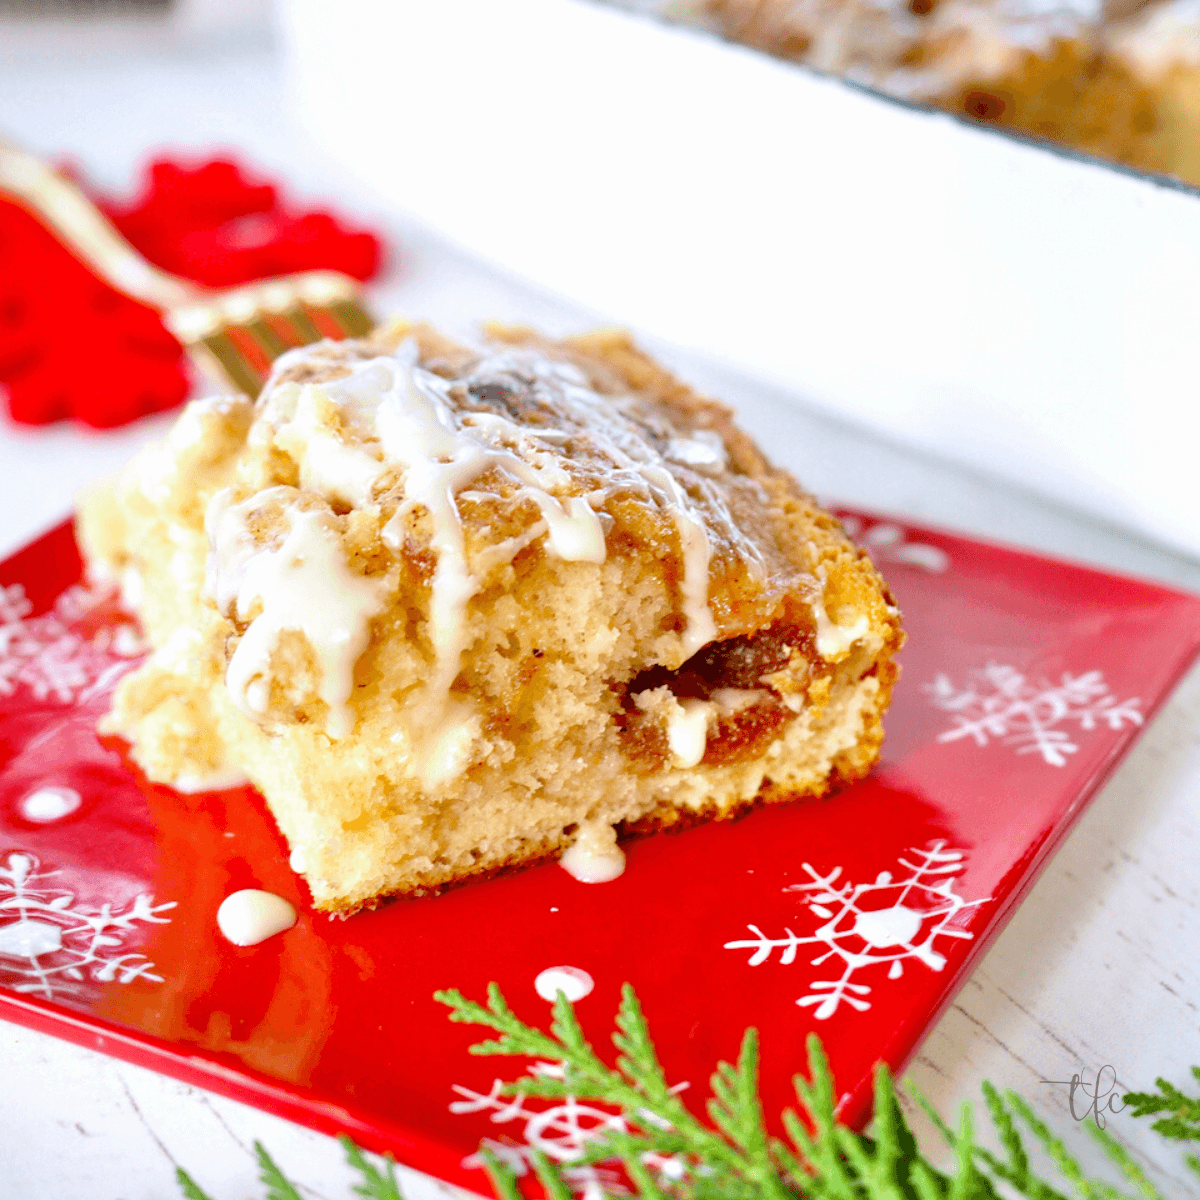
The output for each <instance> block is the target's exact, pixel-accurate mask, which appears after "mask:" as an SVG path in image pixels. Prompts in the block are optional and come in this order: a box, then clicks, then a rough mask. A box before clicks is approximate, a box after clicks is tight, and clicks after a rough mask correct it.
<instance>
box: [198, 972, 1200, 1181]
mask: <svg viewBox="0 0 1200 1200" xmlns="http://www.w3.org/2000/svg"><path fill="white" fill-rule="evenodd" d="M436 998H437V999H438V1000H440V1001H441V1002H442V1003H443V1004H446V1005H448V1006H449V1007H450V1009H451V1012H450V1019H451V1020H454V1021H464V1022H468V1023H471V1024H477V1025H482V1026H484V1027H486V1028H489V1029H491V1030H493V1031H494V1032H495V1033H496V1034H498V1035H499V1036H498V1037H496V1038H494V1039H492V1040H490V1041H486V1042H482V1043H480V1044H478V1045H475V1046H472V1047H471V1051H472V1053H475V1054H499V1055H518V1056H522V1057H530V1058H536V1059H542V1060H549V1061H550V1062H553V1063H555V1064H561V1067H562V1071H561V1077H556V1075H557V1074H558V1073H557V1072H556V1073H555V1074H554V1075H547V1074H537V1075H530V1076H527V1077H524V1078H522V1079H518V1080H515V1081H513V1082H512V1083H509V1084H506V1085H505V1086H504V1089H503V1090H504V1091H505V1092H506V1093H507V1094H509V1095H533V1096H543V1097H547V1098H550V1099H561V1098H564V1097H566V1096H573V1097H575V1098H576V1099H579V1100H590V1101H594V1102H598V1103H601V1104H605V1105H608V1106H610V1107H613V1108H615V1109H616V1110H618V1111H619V1112H620V1114H621V1116H622V1118H623V1126H624V1127H623V1128H621V1129H613V1130H609V1131H607V1132H605V1133H604V1134H602V1135H598V1136H597V1138H596V1139H595V1141H594V1142H593V1143H591V1144H590V1145H589V1147H588V1149H587V1152H586V1153H585V1154H583V1155H582V1156H581V1157H580V1158H579V1159H578V1160H577V1162H575V1163H571V1164H566V1167H567V1168H569V1167H571V1166H578V1165H583V1164H595V1163H601V1162H604V1163H614V1162H617V1163H620V1164H622V1165H623V1166H624V1168H625V1173H626V1175H627V1177H628V1182H629V1183H630V1184H631V1185H632V1187H633V1188H634V1189H635V1190H634V1192H633V1195H634V1196H635V1197H636V1198H637V1200H999V1197H1000V1196H1002V1195H1006V1196H1012V1195H1014V1194H1015V1195H1018V1196H1021V1197H1024V1198H1025V1200H1073V1198H1074V1197H1078V1198H1079V1200H1164V1197H1163V1196H1162V1195H1161V1194H1160V1193H1159V1191H1158V1190H1157V1189H1156V1188H1155V1187H1154V1185H1153V1183H1151V1181H1150V1180H1149V1179H1148V1178H1147V1176H1146V1173H1145V1171H1144V1169H1143V1168H1142V1166H1141V1165H1140V1164H1139V1163H1138V1162H1137V1160H1136V1159H1134V1158H1133V1157H1132V1155H1130V1153H1129V1152H1128V1150H1127V1149H1126V1148H1125V1147H1124V1145H1122V1143H1121V1142H1119V1141H1118V1140H1117V1139H1116V1138H1115V1137H1114V1136H1113V1135H1112V1134H1111V1133H1110V1132H1109V1131H1108V1130H1107V1129H1101V1128H1098V1127H1097V1126H1096V1124H1095V1123H1094V1122H1093V1121H1092V1120H1090V1119H1089V1120H1088V1121H1085V1122H1084V1125H1085V1126H1086V1127H1087V1129H1088V1132H1089V1134H1090V1135H1091V1136H1092V1138H1093V1139H1094V1140H1095V1141H1096V1142H1097V1143H1098V1144H1099V1146H1100V1147H1101V1149H1102V1150H1103V1151H1104V1153H1105V1154H1106V1155H1107V1157H1108V1159H1109V1160H1110V1161H1111V1162H1112V1163H1113V1165H1114V1167H1115V1168H1116V1170H1117V1171H1118V1172H1119V1173H1120V1176H1121V1178H1122V1181H1123V1183H1124V1184H1126V1185H1128V1186H1132V1188H1133V1189H1134V1191H1133V1194H1130V1193H1127V1192H1123V1191H1121V1190H1120V1189H1119V1188H1118V1187H1116V1186H1114V1185H1113V1184H1112V1183H1111V1182H1109V1181H1107V1180H1104V1179H1097V1178H1092V1177H1089V1176H1088V1175H1087V1174H1086V1173H1085V1172H1084V1170H1083V1168H1082V1166H1081V1165H1080V1163H1079V1162H1078V1160H1077V1159H1076V1158H1075V1157H1074V1156H1073V1155H1072V1154H1071V1153H1070V1151H1069V1150H1068V1149H1067V1147H1066V1145H1065V1144H1064V1143H1063V1141H1062V1140H1061V1139H1060V1138H1058V1137H1056V1136H1055V1134H1054V1133H1053V1131H1052V1130H1051V1129H1050V1128H1049V1126H1047V1125H1046V1124H1045V1122H1044V1121H1042V1120H1041V1118H1040V1117H1038V1115H1037V1114H1036V1113H1035V1112H1034V1111H1033V1109H1032V1108H1031V1107H1030V1106H1029V1105H1028V1104H1027V1103H1026V1102H1025V1101H1024V1100H1023V1099H1022V1098H1021V1097H1020V1096H1018V1095H1017V1094H1016V1093H1015V1092H1012V1091H1006V1092H1004V1093H1003V1094H1001V1093H1000V1092H999V1091H997V1089H996V1088H994V1087H993V1086H992V1085H991V1084H990V1083H987V1082H984V1084H983V1085H982V1087H983V1096H984V1101H985V1104H986V1107H987V1112H988V1115H989V1117H990V1119H991V1124H992V1126H993V1129H994V1131H995V1133H996V1137H997V1139H998V1141H999V1143H1000V1146H1001V1147H1002V1152H1001V1153H1000V1154H994V1153H992V1152H991V1151H990V1150H988V1149H987V1148H986V1147H984V1146H981V1145H980V1144H979V1143H978V1141H977V1140H976V1136H975V1129H974V1119H973V1115H972V1110H971V1107H970V1105H964V1106H963V1109H962V1112H961V1114H960V1116H959V1120H958V1126H957V1128H951V1126H950V1125H949V1124H947V1122H946V1121H945V1120H943V1118H942V1117H941V1116H940V1114H938V1113H937V1111H936V1110H935V1109H934V1108H933V1106H932V1105H931V1104H930V1103H929V1101H928V1100H927V1099H926V1098H925V1097H924V1096H922V1095H921V1094H920V1092H919V1091H918V1090H917V1089H916V1088H915V1087H913V1086H912V1085H911V1084H910V1085H909V1086H910V1091H911V1092H912V1095H913V1097H914V1099H915V1100H916V1102H917V1104H918V1105H920V1107H921V1108H922V1109H924V1111H925V1113H926V1114H927V1115H928V1117H929V1118H930V1120H931V1121H932V1122H933V1125H934V1127H935V1129H936V1130H937V1131H938V1132H939V1133H940V1134H941V1136H942V1137H943V1138H944V1139H945V1140H946V1143H947V1145H948V1146H949V1147H950V1148H951V1150H952V1151H953V1159H954V1162H953V1166H952V1167H951V1168H949V1169H947V1170H939V1169H938V1168H937V1167H935V1166H934V1165H933V1163H932V1162H931V1161H930V1160H929V1158H927V1157H926V1156H925V1155H924V1154H923V1153H922V1151H921V1148H920V1146H919V1145H918V1143H917V1139H916V1137H915V1135H914V1134H913V1131H912V1129H911V1127H910V1126H909V1124H908V1121H907V1120H906V1118H905V1115H904V1111H903V1109H902V1108H901V1106H900V1102H899V1100H898V1098H897V1095H896V1089H895V1086H894V1084H893V1081H892V1078H891V1075H890V1073H889V1071H888V1069H887V1067H886V1066H884V1065H883V1064H880V1065H879V1066H877V1067H876V1069H875V1075H874V1117H873V1122H872V1126H871V1128H872V1134H871V1135H870V1136H868V1135H865V1134H859V1133H855V1132H854V1131H852V1130H850V1129H847V1128H846V1127H845V1126H843V1125H841V1124H839V1122H838V1120H837V1101H836V1095H837V1093H836V1091H835V1090H834V1084H833V1078H832V1076H831V1074H830V1071H829V1062H828V1059H827V1058H826V1056H825V1052H824V1050H823V1048H822V1046H821V1042H820V1039H819V1038H817V1037H816V1035H815V1034H814V1035H810V1036H809V1039H808V1044H807V1052H808V1074H807V1076H805V1075H797V1076H796V1077H795V1078H794V1080H793V1085H794V1087H795V1092H796V1099H797V1108H796V1109H794V1110H793V1109H787V1110H785V1111H784V1113H783V1114H782V1123H783V1127H784V1130H785V1132H786V1134H787V1140H784V1139H780V1138H775V1137H772V1136H770V1135H769V1134H768V1131H767V1128H766V1124H765V1121H764V1114H763V1111H762V1104H761V1101H760V1099H759V1090H758V1070H759V1053H758V1035H757V1033H756V1032H755V1030H753V1029H748V1030H747V1031H746V1034H745V1036H744V1037H743V1039H742V1045H741V1049H740V1052H739V1054H738V1059H737V1062H736V1064H734V1065H730V1064H729V1063H724V1062H722V1063H718V1065H717V1069H716V1071H715V1072H714V1073H713V1075H712V1079H711V1087H712V1097H711V1099H710V1100H709V1101H708V1103H707V1106H706V1111H707V1114H708V1118H709V1121H710V1122H711V1124H705V1123H703V1122H702V1121H700V1120H699V1119H698V1118H697V1117H696V1116H695V1115H694V1114H693V1113H692V1112H691V1111H690V1110H689V1109H688V1108H687V1107H686V1106H685V1105H684V1103H683V1101H682V1100H681V1099H680V1098H679V1096H678V1094H677V1091H676V1089H673V1088H672V1087H671V1086H670V1085H669V1084H668V1082H667V1077H666V1073H665V1072H664V1070H663V1068H662V1064H661V1063H660V1062H659V1059H658V1055H657V1054H656V1052H655V1050H654V1044H653V1041H652V1040H651V1037H650V1031H649V1028H648V1026H647V1024H646V1020H645V1016H644V1014H643V1013H642V1009H641V1005H640V1004H639V1003H638V999H637V996H636V995H635V994H634V992H633V989H632V988H631V987H629V985H626V986H625V988H624V989H623V990H622V994H621V1002H620V1006H619V1008H618V1011H617V1018H616V1029H615V1032H614V1033H613V1036H612V1041H613V1044H614V1046H615V1048H616V1051H617V1055H616V1061H615V1065H614V1066H609V1065H608V1064H607V1063H606V1062H605V1061H604V1060H603V1059H602V1058H601V1057H600V1056H599V1055H598V1054H597V1053H596V1051H595V1050H594V1048H593V1047H592V1045H591V1044H590V1043H589V1042H588V1040H587V1038H586V1037H585V1036H584V1034H583V1030H582V1028H581V1027H580V1025H579V1022H578V1020H577V1019H576V1017H575V1012H574V1009H573V1008H572V1006H571V1004H570V1002H569V1001H568V1000H567V999H566V997H565V996H564V995H562V994H561V993H560V994H559V996H558V998H557V1000H556V1001H555V1004H554V1009H553V1018H552V1021H551V1026H550V1032H549V1033H545V1032H543V1031H541V1030H539V1029H537V1028H535V1027H533V1026H530V1025H526V1024H525V1023H524V1022H523V1021H521V1020H520V1019H519V1018H518V1017H517V1016H516V1015H515V1014H514V1013H513V1011H512V1009H511V1008H510V1007H509V1005H508V1003H507V1001H506V1000H505V999H504V996H503V994H502V993H501V991H500V989H499V988H498V987H497V986H496V985H495V984H491V985H489V988H488V997H487V1005H486V1006H485V1005H481V1004H478V1003H476V1002H474V1001H471V1000H468V999H466V997H464V996H463V995H462V994H461V993H460V992H458V991H448V992H439V993H437V996H436ZM1192 1071H1193V1075H1195V1077H1196V1078H1197V1080H1200V1068H1193V1069H1192ZM1156 1082H1157V1086H1158V1089H1159V1090H1158V1092H1156V1093H1130V1094H1129V1095H1127V1096H1125V1103H1126V1105H1127V1106H1129V1107H1130V1109H1131V1111H1132V1115H1133V1116H1154V1115H1158V1114H1164V1115H1162V1116H1161V1117H1160V1119H1159V1120H1157V1121H1155V1122H1154V1124H1153V1126H1152V1128H1154V1129H1155V1130H1156V1132H1158V1133H1160V1134H1162V1135H1163V1136H1164V1137H1168V1138H1173V1139H1176V1140H1180V1141H1200V1098H1193V1097H1190V1096H1187V1095H1185V1094H1184V1093H1182V1092H1181V1091H1180V1090H1179V1089H1178V1088H1176V1087H1174V1086H1173V1085H1172V1084H1169V1083H1167V1082H1166V1081H1165V1080H1162V1079H1159V1080H1157V1081H1156ZM1030 1137H1032V1139H1033V1140H1034V1141H1036V1143H1037V1144H1039V1145H1040V1146H1041V1148H1042V1150H1043V1151H1044V1152H1045V1154H1046V1155H1047V1157H1048V1158H1049V1159H1050V1160H1051V1161H1052V1162H1053V1163H1054V1165H1055V1168H1056V1170H1057V1173H1058V1175H1059V1176H1060V1183H1061V1184H1062V1185H1064V1187H1063V1188H1060V1187H1054V1186H1051V1184H1050V1183H1049V1182H1047V1181H1046V1180H1045V1179H1042V1178H1041V1177H1039V1176H1038V1175H1037V1174H1036V1172H1035V1171H1034V1170H1033V1168H1032V1167H1031V1165H1030V1158H1029V1152H1028V1149H1027V1146H1026V1141H1027V1139H1029V1138H1030ZM341 1141H342V1145H343V1147H344V1149H345V1152H346V1158H347V1162H348V1163H349V1164H350V1166H351V1167H353V1168H354V1170H355V1171H356V1172H357V1173H358V1175H359V1177H360V1180H361V1182H359V1183H357V1184H356V1185H355V1187H354V1191H355V1193H356V1194H357V1195H359V1196H363V1197H365V1198H366V1200H403V1198H402V1196H401V1193H400V1190H399V1187H398V1185H397V1183H396V1176H395V1172H394V1169H393V1163H392V1160H391V1158H390V1156H389V1157H388V1158H387V1159H386V1160H385V1163H384V1169H383V1170H380V1169H379V1167H377V1166H376V1165H375V1164H374V1163H373V1162H372V1161H371V1160H370V1159H369V1158H368V1157H367V1156H366V1155H365V1154H364V1153H363V1152H362V1151H361V1150H360V1149H359V1148H358V1147H357V1146H356V1145H355V1144H354V1143H353V1142H352V1141H351V1140H350V1139H349V1138H348V1137H345V1136H343V1137H342V1139H341ZM254 1150H255V1154H256V1156H257V1158H258V1163H259V1170H260V1175H261V1179H262V1182H263V1183H264V1184H265V1185H266V1186H267V1188H268V1195H267V1200H299V1196H298V1193H297V1191H296V1189H295V1187H294V1186H293V1185H292V1184H291V1183H289V1182H288V1180H287V1179H286V1178H285V1177H284V1175H283V1173H282V1172H281V1171H280V1169H279V1168H278V1167H277V1166H276V1164H275V1163H274V1161H273V1160H272V1159H271V1157H270V1155H268V1154H267V1152H266V1150H265V1149H264V1148H263V1147H262V1145H261V1144H260V1143H258V1142H256V1143H255V1144H254ZM526 1154H527V1159H528V1161H529V1164H530V1166H531V1167H532V1170H533V1174H534V1177H535V1178H536V1179H537V1180H538V1182H539V1183H540V1185H541V1187H542V1190H543V1192H544V1194H545V1196H546V1197H547V1198H548V1200H572V1195H573V1193H572V1189H571V1186H570V1183H569V1181H568V1178H567V1176H566V1174H565V1173H564V1165H563V1164H559V1163H555V1162H551V1161H550V1160H549V1159H548V1158H546V1156H545V1155H543V1154H541V1153H540V1152H539V1151H537V1150H533V1149H531V1150H528V1151H527V1152H526ZM481 1157H482V1159H483V1162H484V1164H485V1168H486V1170H487V1173H488V1175H489V1177H490V1179H491V1181H492V1185H493V1187H494V1189H495V1192H496V1195H497V1196H498V1197H499V1198H500V1200H522V1193H521V1190H520V1186H519V1184H518V1180H517V1176H516V1174H515V1172H514V1170H513V1168H512V1167H511V1166H509V1165H508V1164H507V1163H504V1162H502V1161H500V1160H499V1159H498V1158H497V1157H496V1156H495V1155H494V1154H492V1153H491V1152H490V1151H489V1150H488V1149H487V1147H486V1145H485V1147H484V1148H483V1150H482V1153H481ZM1187 1161H1188V1164H1189V1166H1191V1168H1192V1169H1193V1170H1194V1171H1196V1172H1197V1173H1198V1174H1200V1157H1198V1156H1196V1155H1191V1156H1189V1158H1188V1160H1187ZM664 1163H668V1164H670V1166H671V1168H672V1169H670V1170H664V1169H661V1168H662V1166H663V1164H664ZM177 1178H178V1181H179V1185H180V1188H181V1190H182V1193H183V1195H184V1197H185V1200H209V1197H208V1196H207V1195H206V1194H205V1193H204V1192H203V1191H202V1190H201V1189H200V1188H199V1187H198V1186H197V1185H196V1183H195V1182H194V1181H193V1180H192V1179H191V1177H190V1176H189V1175H188V1174H187V1173H186V1172H185V1171H184V1170H182V1168H180V1169H179V1170H178V1171H177Z"/></svg>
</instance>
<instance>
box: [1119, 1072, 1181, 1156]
mask: <svg viewBox="0 0 1200 1200" xmlns="http://www.w3.org/2000/svg"><path fill="white" fill-rule="evenodd" d="M1192 1075H1193V1076H1194V1077H1195V1078H1196V1080H1197V1081H1200V1068H1197V1067H1193V1068H1192ZM1154 1085H1155V1087H1157V1088H1158V1091H1157V1092H1129V1093H1128V1094H1126V1096H1125V1097H1124V1101H1125V1104H1126V1105H1127V1106H1128V1107H1129V1108H1130V1109H1131V1110H1132V1112H1131V1115H1132V1116H1135V1117H1149V1116H1154V1115H1155V1114H1157V1113H1167V1114H1169V1115H1167V1116H1165V1117H1163V1118H1162V1119H1161V1120H1158V1121H1155V1122H1154V1124H1153V1125H1152V1126H1151V1128H1152V1129H1153V1130H1154V1131H1155V1132H1156V1133H1161V1134H1162V1136H1163V1137H1165V1138H1172V1139H1173V1140H1175V1141H1180V1142H1200V1099H1197V1098H1196V1097H1194V1096H1188V1095H1185V1094H1184V1093H1183V1092H1181V1091H1180V1090H1179V1088H1177V1087H1176V1086H1175V1085H1174V1084H1173V1083H1168V1082H1167V1080H1165V1079H1161V1078H1160V1079H1156V1080H1155V1081H1154Z"/></svg>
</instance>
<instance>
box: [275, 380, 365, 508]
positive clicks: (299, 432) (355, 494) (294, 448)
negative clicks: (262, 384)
mask: <svg viewBox="0 0 1200 1200" xmlns="http://www.w3.org/2000/svg"><path fill="white" fill-rule="evenodd" d="M283 386H284V387H290V388H296V389H297V394H296V401H295V411H294V413H293V415H292V417H291V419H290V420H289V421H287V422H286V423H284V424H283V425H281V426H280V428H279V429H278V430H277V431H276V433H275V444H276V445H277V446H279V447H281V448H282V449H284V450H286V451H287V452H288V454H290V455H291V456H292V458H294V459H295V460H296V462H297V463H298V464H299V465H300V482H301V484H302V485H303V486H304V487H306V488H311V489H312V490H313V491H316V492H320V493H322V494H323V495H325V496H329V497H330V498H331V499H335V500H341V501H343V502H344V503H346V504H353V505H356V506H359V507H361V506H362V505H364V504H366V503H368V501H369V500H370V499H371V492H372V489H373V488H374V486H375V484H376V482H377V481H378V479H379V477H380V475H381V474H382V473H383V471H384V464H383V463H382V462H381V461H380V460H379V459H378V458H376V457H375V456H374V455H372V454H371V453H370V452H369V451H368V450H367V449H366V448H365V447H362V446H353V445H348V444H347V443H346V442H345V441H344V440H343V439H342V438H341V437H340V436H339V435H338V434H337V433H336V432H334V430H333V429H331V428H330V423H329V420H328V416H327V415H326V412H327V411H328V410H330V409H333V408H334V402H333V400H332V399H331V398H330V396H329V395H328V393H327V392H326V391H325V390H324V389H323V388H321V387H320V386H318V385H317V384H307V385H305V386H304V387H297V385H296V384H285V385H283ZM323 410H325V411H323Z"/></svg>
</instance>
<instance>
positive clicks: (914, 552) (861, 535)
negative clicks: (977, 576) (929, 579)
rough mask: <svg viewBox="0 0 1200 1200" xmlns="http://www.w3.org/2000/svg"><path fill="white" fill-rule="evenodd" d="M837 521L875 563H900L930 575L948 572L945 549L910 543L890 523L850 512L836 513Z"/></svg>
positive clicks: (899, 528)
mask: <svg viewBox="0 0 1200 1200" xmlns="http://www.w3.org/2000/svg"><path fill="white" fill-rule="evenodd" d="M838 520H839V521H840V522H841V523H842V528H843V529H844V530H845V531H846V533H847V534H848V535H849V536H850V537H852V538H854V540H855V541H856V542H858V544H859V545H860V546H862V548H863V549H864V550H866V552H867V553H868V554H869V555H870V556H871V558H872V559H873V560H874V561H875V562H876V563H881V562H888V563H900V564H902V565H904V566H906V567H917V568H919V569H920V570H922V571H928V572H930V573H931V574H934V575H941V574H942V573H943V572H945V571H948V570H949V569H950V555H948V554H947V553H946V551H945V550H943V549H942V548H941V547H940V546H934V545H931V544H930V543H929V542H918V541H910V540H909V537H908V533H907V531H906V530H905V529H904V528H903V527H902V526H900V525H895V524H893V523H892V522H891V521H875V522H870V523H868V522H866V521H864V520H863V519H862V518H861V517H856V516H853V515H852V514H850V513H839V514H838Z"/></svg>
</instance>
